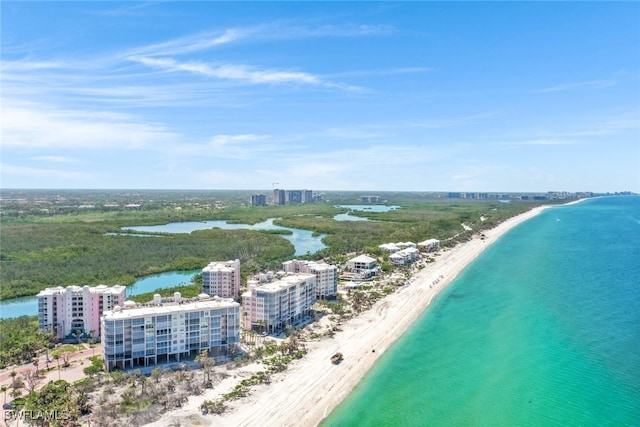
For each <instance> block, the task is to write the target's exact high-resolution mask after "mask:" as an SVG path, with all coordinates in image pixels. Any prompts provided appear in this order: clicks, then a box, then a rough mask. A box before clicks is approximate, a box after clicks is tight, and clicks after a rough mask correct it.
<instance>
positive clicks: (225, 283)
mask: <svg viewBox="0 0 640 427" xmlns="http://www.w3.org/2000/svg"><path fill="white" fill-rule="evenodd" d="M202 293H204V294H207V295H211V296H218V297H220V298H233V299H236V298H238V296H239V295H240V260H238V259H236V260H235V261H214V262H212V263H210V264H209V265H207V266H206V267H205V268H203V269H202Z"/></svg>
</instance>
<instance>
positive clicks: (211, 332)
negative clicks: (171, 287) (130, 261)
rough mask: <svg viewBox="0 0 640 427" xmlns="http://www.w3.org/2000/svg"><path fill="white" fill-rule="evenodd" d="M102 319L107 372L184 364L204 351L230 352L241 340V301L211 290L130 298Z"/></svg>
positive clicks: (214, 354)
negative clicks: (191, 294) (194, 294)
mask: <svg viewBox="0 0 640 427" xmlns="http://www.w3.org/2000/svg"><path fill="white" fill-rule="evenodd" d="M101 321H102V356H103V358H104V362H105V366H106V369H107V371H110V370H111V369H113V368H119V369H129V368H134V367H137V366H148V365H155V364H158V363H168V362H179V361H180V358H181V357H191V356H196V355H198V354H200V352H201V351H202V350H205V349H206V350H208V351H209V354H210V355H211V356H214V357H215V356H219V355H225V354H228V353H229V352H230V350H231V349H232V348H236V347H237V346H238V343H239V341H240V304H238V303H237V302H235V301H233V300H232V299H225V298H219V297H211V296H209V295H206V294H200V295H199V296H198V297H196V298H190V299H182V298H181V296H180V293H179V292H176V293H175V295H174V297H173V298H166V299H162V298H161V297H160V295H155V296H154V299H153V301H152V302H150V303H148V304H136V303H134V302H133V301H127V302H125V303H124V306H123V307H121V306H118V307H115V308H114V310H113V311H108V312H105V313H104V316H102V318H101Z"/></svg>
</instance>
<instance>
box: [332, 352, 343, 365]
mask: <svg viewBox="0 0 640 427" xmlns="http://www.w3.org/2000/svg"><path fill="white" fill-rule="evenodd" d="M342 359H344V357H343V356H342V353H336V354H334V355H333V356H331V363H333V364H334V365H337V364H338V363H340V362H342Z"/></svg>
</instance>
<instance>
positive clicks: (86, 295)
mask: <svg viewBox="0 0 640 427" xmlns="http://www.w3.org/2000/svg"><path fill="white" fill-rule="evenodd" d="M126 292H127V288H126V287H124V286H121V285H116V286H111V287H109V286H105V285H99V286H96V287H89V286H82V287H80V286H67V287H66V288H63V287H62V286H58V287H55V288H47V289H45V290H43V291H41V292H40V293H38V295H37V298H38V329H40V330H42V331H45V332H54V333H56V334H57V335H59V336H60V337H62V338H64V337H67V336H70V335H85V336H86V335H90V336H91V337H93V338H98V337H99V336H100V316H102V314H103V313H104V312H105V311H108V310H112V309H113V307H115V306H116V305H122V304H123V303H124V300H125V298H126Z"/></svg>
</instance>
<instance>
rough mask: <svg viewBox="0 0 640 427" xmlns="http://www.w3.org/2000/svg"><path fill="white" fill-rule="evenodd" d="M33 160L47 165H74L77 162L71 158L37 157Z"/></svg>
mask: <svg viewBox="0 0 640 427" xmlns="http://www.w3.org/2000/svg"><path fill="white" fill-rule="evenodd" d="M33 160H37V161H40V162H47V163H75V162H76V161H77V160H76V159H74V158H72V157H65V156H37V157H33Z"/></svg>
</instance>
